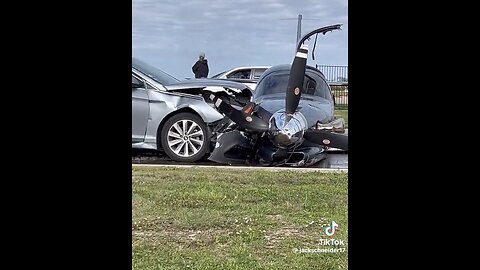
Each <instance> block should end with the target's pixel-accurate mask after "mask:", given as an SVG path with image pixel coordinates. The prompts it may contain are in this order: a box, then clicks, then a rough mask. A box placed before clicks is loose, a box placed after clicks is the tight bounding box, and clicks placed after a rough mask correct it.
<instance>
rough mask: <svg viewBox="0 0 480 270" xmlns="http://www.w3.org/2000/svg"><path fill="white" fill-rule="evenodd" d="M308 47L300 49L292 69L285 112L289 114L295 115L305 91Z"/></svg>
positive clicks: (304, 46)
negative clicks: (304, 82)
mask: <svg viewBox="0 0 480 270" xmlns="http://www.w3.org/2000/svg"><path fill="white" fill-rule="evenodd" d="M307 54H308V47H307V45H302V46H300V48H298V50H297V53H296V54H295V59H293V63H292V68H291V69H290V77H289V78H288V86H287V97H286V104H285V111H286V113H287V114H293V113H294V112H295V110H297V107H298V103H299V102H300V97H301V95H302V90H303V81H304V78H305V69H306V67H307Z"/></svg>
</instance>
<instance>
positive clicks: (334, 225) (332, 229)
mask: <svg viewBox="0 0 480 270" xmlns="http://www.w3.org/2000/svg"><path fill="white" fill-rule="evenodd" d="M337 228H338V224H337V223H336V222H335V221H333V220H332V224H330V226H327V227H325V234H326V235H328V236H333V235H334V234H335V232H336V229H337Z"/></svg>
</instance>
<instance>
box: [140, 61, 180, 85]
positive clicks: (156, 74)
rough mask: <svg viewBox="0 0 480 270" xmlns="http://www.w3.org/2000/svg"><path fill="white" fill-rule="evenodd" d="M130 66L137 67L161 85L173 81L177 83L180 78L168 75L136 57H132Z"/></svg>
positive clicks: (172, 82)
mask: <svg viewBox="0 0 480 270" xmlns="http://www.w3.org/2000/svg"><path fill="white" fill-rule="evenodd" d="M132 66H133V67H134V68H135V69H137V70H138V71H140V72H142V73H143V74H145V75H146V76H148V77H150V78H151V79H153V80H155V81H157V82H159V83H161V84H163V85H170V84H174V83H178V82H179V81H180V80H178V79H177V78H175V77H173V76H172V75H169V74H167V73H165V72H163V71H161V70H160V69H158V68H156V67H154V66H151V65H149V64H147V63H145V62H143V61H140V60H138V59H136V58H132Z"/></svg>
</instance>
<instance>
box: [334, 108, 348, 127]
mask: <svg viewBox="0 0 480 270" xmlns="http://www.w3.org/2000/svg"><path fill="white" fill-rule="evenodd" d="M334 115H335V117H338V118H340V117H343V119H345V128H348V109H346V110H342V109H335V113H334Z"/></svg>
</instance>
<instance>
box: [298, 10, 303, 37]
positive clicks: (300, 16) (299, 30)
mask: <svg viewBox="0 0 480 270" xmlns="http://www.w3.org/2000/svg"><path fill="white" fill-rule="evenodd" d="M301 38H302V14H298V24H297V42H298V41H299V40H300V39H301Z"/></svg>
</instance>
